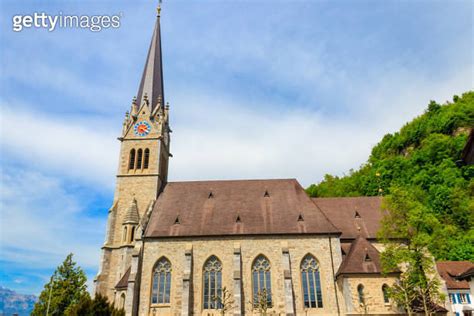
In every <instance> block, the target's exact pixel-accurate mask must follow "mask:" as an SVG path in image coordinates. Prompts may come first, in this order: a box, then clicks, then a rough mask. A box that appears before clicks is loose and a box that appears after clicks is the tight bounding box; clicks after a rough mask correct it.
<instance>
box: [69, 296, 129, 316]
mask: <svg viewBox="0 0 474 316" xmlns="http://www.w3.org/2000/svg"><path fill="white" fill-rule="evenodd" d="M65 316H125V311H124V310H123V309H116V308H115V307H114V305H113V304H110V303H109V302H108V301H107V298H105V297H104V296H102V295H100V294H98V295H96V296H95V297H94V299H91V298H90V296H89V295H85V296H83V297H82V299H81V300H80V301H79V302H78V303H77V304H76V305H73V306H71V307H70V308H68V310H67V312H66V313H65Z"/></svg>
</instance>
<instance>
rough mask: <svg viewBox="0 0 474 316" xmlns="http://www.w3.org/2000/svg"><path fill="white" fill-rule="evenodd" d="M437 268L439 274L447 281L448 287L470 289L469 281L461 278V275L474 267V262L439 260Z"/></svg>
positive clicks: (449, 288)
mask: <svg viewBox="0 0 474 316" xmlns="http://www.w3.org/2000/svg"><path fill="white" fill-rule="evenodd" d="M436 268H437V269H438V273H439V275H440V276H441V277H442V278H443V279H444V281H446V287H447V288H448V290H451V289H469V283H468V282H467V281H465V280H459V277H460V276H461V275H462V274H463V273H465V272H467V271H468V270H470V269H473V268H474V263H472V262H469V261H438V262H436Z"/></svg>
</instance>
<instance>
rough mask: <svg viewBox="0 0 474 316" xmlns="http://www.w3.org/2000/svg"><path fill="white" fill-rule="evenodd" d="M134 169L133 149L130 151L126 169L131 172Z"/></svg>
mask: <svg viewBox="0 0 474 316" xmlns="http://www.w3.org/2000/svg"><path fill="white" fill-rule="evenodd" d="M134 168H135V149H132V150H130V156H129V158H128V169H129V170H132V169H134Z"/></svg>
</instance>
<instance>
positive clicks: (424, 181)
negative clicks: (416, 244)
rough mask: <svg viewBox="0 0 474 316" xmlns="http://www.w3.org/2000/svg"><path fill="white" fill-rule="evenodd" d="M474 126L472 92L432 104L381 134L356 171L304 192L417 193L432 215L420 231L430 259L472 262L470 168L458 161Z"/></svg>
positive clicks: (473, 180)
mask: <svg viewBox="0 0 474 316" xmlns="http://www.w3.org/2000/svg"><path fill="white" fill-rule="evenodd" d="M473 127H474V92H468V93H465V94H463V96H462V97H458V96H454V98H453V102H452V103H451V102H449V103H447V104H445V105H439V104H437V103H435V102H433V101H432V102H430V104H429V105H428V108H427V109H426V111H425V113H423V114H422V115H421V116H419V117H417V118H415V119H414V120H413V121H411V122H409V123H407V124H406V125H405V126H403V127H402V128H401V130H400V131H399V132H397V133H394V134H387V135H385V136H384V137H383V139H382V141H380V143H378V144H377V145H376V146H375V147H374V148H373V149H372V153H371V155H370V157H369V159H368V161H367V163H365V164H364V165H362V166H361V167H360V169H359V170H356V171H354V170H351V171H350V172H349V174H347V175H345V176H342V177H337V176H332V175H326V176H325V177H324V180H323V181H322V182H320V183H319V184H313V185H311V186H310V187H309V188H308V189H307V192H308V193H309V194H310V195H311V196H313V197H334V196H372V195H379V194H380V195H384V196H386V195H389V194H390V191H391V190H394V189H395V188H401V189H403V190H407V191H410V192H415V193H416V194H415V195H416V197H417V199H418V200H419V201H421V202H422V203H423V205H424V206H425V209H426V211H425V212H430V215H432V216H431V218H432V220H430V221H429V222H427V223H426V227H425V229H424V230H425V231H426V235H427V236H428V237H427V238H430V240H429V242H428V245H429V248H430V250H431V252H432V253H433V254H434V256H435V257H436V258H437V259H447V260H474V229H473V227H474V165H470V166H467V165H465V164H463V163H462V161H461V160H460V159H461V153H462V150H463V148H464V146H465V145H466V141H467V139H468V135H469V131H470V129H471V128H473Z"/></svg>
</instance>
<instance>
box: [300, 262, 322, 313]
mask: <svg viewBox="0 0 474 316" xmlns="http://www.w3.org/2000/svg"><path fill="white" fill-rule="evenodd" d="M300 270H301V282H302V283H303V300H304V307H308V308H313V307H318V308H321V307H323V295H322V292H321V280H320V275H319V264H318V262H317V261H316V258H315V257H313V256H312V255H309V254H308V255H306V256H305V257H304V258H303V260H302V261H301V267H300Z"/></svg>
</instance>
